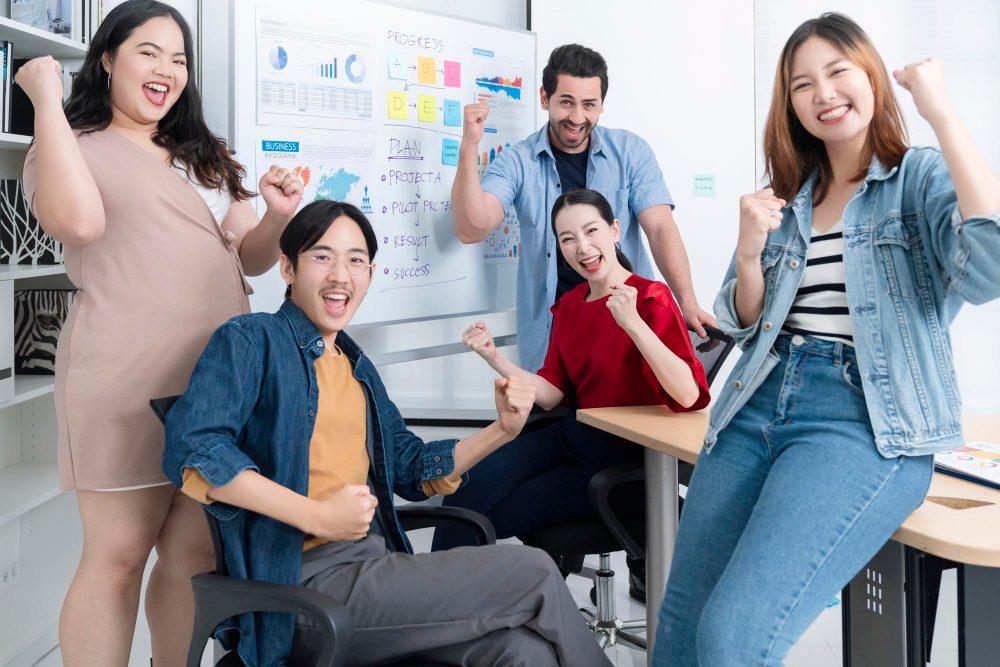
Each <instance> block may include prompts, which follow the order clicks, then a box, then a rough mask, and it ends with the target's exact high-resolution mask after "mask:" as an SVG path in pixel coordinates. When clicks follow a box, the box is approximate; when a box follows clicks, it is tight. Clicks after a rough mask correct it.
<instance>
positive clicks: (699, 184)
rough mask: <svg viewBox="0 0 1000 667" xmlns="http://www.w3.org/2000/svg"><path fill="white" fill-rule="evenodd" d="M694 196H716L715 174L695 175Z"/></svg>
mask: <svg viewBox="0 0 1000 667" xmlns="http://www.w3.org/2000/svg"><path fill="white" fill-rule="evenodd" d="M694 196H695V197H714V196H715V174H695V175H694Z"/></svg>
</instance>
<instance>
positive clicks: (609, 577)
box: [580, 554, 646, 651]
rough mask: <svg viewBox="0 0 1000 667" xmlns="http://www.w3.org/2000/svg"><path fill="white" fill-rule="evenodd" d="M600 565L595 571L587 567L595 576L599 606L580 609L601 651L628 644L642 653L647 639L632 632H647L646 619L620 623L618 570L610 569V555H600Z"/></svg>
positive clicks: (597, 603)
mask: <svg viewBox="0 0 1000 667" xmlns="http://www.w3.org/2000/svg"><path fill="white" fill-rule="evenodd" d="M599 559H600V564H599V565H598V567H597V569H596V570H590V568H584V570H586V571H588V573H589V571H592V572H593V575H594V588H595V589H596V591H597V595H596V598H597V600H596V606H595V607H584V608H582V609H580V613H582V614H583V615H584V616H585V617H586V619H587V623H588V625H590V631H591V632H593V633H594V635H595V636H596V637H597V643H598V645H599V646H600V647H601V648H607V647H608V646H614V645H616V644H625V645H626V646H631V647H632V648H636V649H639V650H641V651H645V650H646V639H645V637H641V636H639V635H638V634H636V633H634V632H630V630H645V628H646V621H645V619H637V620H633V621H622V620H620V619H619V618H618V617H617V615H616V612H615V595H614V582H615V571H614V570H612V569H611V554H600V556H599Z"/></svg>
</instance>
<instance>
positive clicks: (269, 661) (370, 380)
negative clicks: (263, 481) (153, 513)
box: [163, 300, 464, 666]
mask: <svg viewBox="0 0 1000 667" xmlns="http://www.w3.org/2000/svg"><path fill="white" fill-rule="evenodd" d="M337 345H338V346H339V347H340V349H341V350H343V352H344V353H345V354H346V355H347V356H348V358H349V359H350V361H351V365H352V366H353V368H354V377H356V378H357V379H358V381H359V382H360V383H361V386H362V387H363V389H364V393H365V398H366V400H367V406H368V429H367V431H368V456H369V460H370V462H371V466H370V469H369V477H368V485H369V486H370V487H371V489H372V493H373V494H374V495H375V496H376V497H377V498H378V509H377V511H376V514H375V519H374V520H373V522H372V525H371V530H372V532H373V533H377V534H379V535H381V536H382V537H383V538H384V539H385V542H386V546H387V547H388V549H389V550H390V551H403V552H411V553H412V548H411V546H410V543H409V541H408V540H407V538H406V535H405V533H404V532H403V529H402V527H401V526H400V524H399V521H398V520H397V517H396V511H395V509H394V507H393V493H396V494H398V495H400V496H402V497H403V498H406V499H407V500H424V499H426V498H427V496H426V495H424V492H423V491H422V489H421V483H422V482H424V481H428V480H431V479H435V478H440V477H444V476H447V475H449V474H451V472H452V470H453V469H454V458H453V455H454V451H455V442H456V441H455V440H440V441H435V442H428V443H424V442H423V441H421V440H420V438H418V437H417V436H416V435H414V434H413V433H412V432H410V431H409V430H408V429H407V428H406V425H405V424H404V423H403V418H402V417H401V415H400V414H399V410H397V408H396V406H395V405H394V404H393V403H392V401H390V400H389V397H388V396H387V395H386V391H385V387H384V386H383V385H382V381H381V380H380V379H379V376H378V372H377V371H376V370H375V367H374V366H373V365H372V363H371V361H370V360H369V359H368V358H367V357H365V356H364V353H363V352H362V351H361V349H360V348H359V347H358V346H357V344H356V343H355V342H354V341H353V340H351V338H350V337H349V336H348V335H347V334H345V333H344V332H341V333H340V334H338V336H337ZM323 351H324V350H323V338H322V336H321V335H320V333H319V331H318V330H317V329H316V327H315V325H313V323H312V322H310V321H309V319H308V318H307V317H306V316H305V314H304V313H303V312H302V311H301V310H300V309H299V308H298V307H297V306H296V305H295V304H293V303H292V302H291V301H288V300H286V301H285V302H284V304H282V306H281V309H280V310H279V311H278V312H276V313H273V314H270V313H256V314H251V315H241V316H239V317H235V318H233V319H232V320H230V321H229V322H227V323H225V324H223V325H222V326H221V327H219V329H217V330H216V332H215V334H214V335H213V336H212V339H211V340H210V341H209V343H208V346H207V347H206V348H205V351H204V352H203V353H202V355H201V358H200V359H199V360H198V363H197V365H196V366H195V368H194V372H193V373H192V375H191V380H190V383H189V384H188V388H187V391H185V392H184V395H183V396H182V397H181V398H180V400H179V401H178V402H177V403H176V404H175V405H174V406H173V408H172V409H171V410H170V412H169V414H168V417H167V422H166V450H165V452H164V459H163V469H164V472H166V474H167V477H168V478H169V479H170V480H171V481H172V482H173V483H174V484H177V485H178V486H179V485H180V484H181V483H182V477H183V470H184V468H194V469H196V470H197V471H198V472H200V473H201V474H202V476H204V478H205V479H206V480H207V481H208V483H209V484H211V485H213V486H224V485H225V484H227V483H229V482H230V481H231V480H232V479H233V478H234V477H235V476H236V475H237V474H238V473H239V472H240V471H242V470H248V469H249V470H256V471H258V472H260V474H262V475H263V476H265V477H267V478H269V479H271V480H273V481H275V482H277V483H278V484H281V485H282V486H285V487H287V488H289V489H291V490H292V491H295V492H297V493H300V494H302V495H306V494H307V492H308V488H307V487H308V479H309V442H310V440H311V438H312V434H313V427H314V425H315V420H316V410H317V405H318V395H319V387H318V385H317V383H316V372H315V370H314V365H313V364H314V361H315V360H316V359H317V358H318V357H320V356H322V354H323ZM324 400H335V399H329V398H327V397H324ZM463 481H464V480H463ZM207 509H208V511H209V512H211V513H212V514H213V515H214V516H215V517H216V519H218V521H217V523H218V526H219V534H220V536H221V539H222V551H223V557H224V559H225V564H226V569H227V571H228V574H229V576H232V577H240V578H244V579H254V580H258V581H270V582H275V583H280V584H290V585H297V584H298V583H299V579H300V576H299V575H300V572H301V566H302V545H303V539H304V536H303V533H302V532H301V531H300V530H298V529H297V528H294V527H292V526H289V525H286V524H283V523H281V522H278V521H275V520H274V519H271V518H269V517H265V516H261V515H259V514H256V513H253V512H250V511H247V510H243V509H240V508H237V507H233V506H231V505H226V504H224V503H219V502H216V503H213V504H211V505H208V506H207ZM386 595H387V596H390V597H391V595H392V592H391V591H386ZM235 621H236V619H230V620H229V621H227V623H226V624H224V625H222V626H220V628H219V630H218V631H217V636H220V638H221V639H223V641H224V642H225V643H226V644H227V645H231V642H232V641H233V640H235V639H236V638H237V636H238V637H239V654H240V657H241V658H242V659H243V661H244V662H245V663H246V664H247V665H266V666H271V665H282V664H284V662H285V659H286V656H287V654H288V651H289V650H290V647H291V641H292V634H293V629H294V628H293V622H294V618H293V616H292V615H291V614H279V613H263V614H243V615H241V616H240V617H239V620H238V625H237V623H236V622H235ZM236 633H238V635H237V634H236Z"/></svg>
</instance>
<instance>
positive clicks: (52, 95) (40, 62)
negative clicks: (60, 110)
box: [14, 56, 63, 109]
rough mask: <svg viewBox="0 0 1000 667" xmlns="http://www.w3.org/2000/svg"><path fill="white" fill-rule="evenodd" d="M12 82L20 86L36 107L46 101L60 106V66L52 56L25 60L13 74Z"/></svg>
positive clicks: (61, 100) (61, 98)
mask: <svg viewBox="0 0 1000 667" xmlns="http://www.w3.org/2000/svg"><path fill="white" fill-rule="evenodd" d="M14 83H16V84H17V85H18V86H20V87H21V90H23V91H24V92H25V94H26V95H27V96H28V99H30V100H31V104H32V105H33V106H34V107H35V108H36V109H37V108H39V107H40V106H42V105H44V104H46V103H48V104H57V105H60V106H62V102H63V85H62V66H61V65H60V64H59V61H58V60H56V59H55V58H53V57H52V56H42V57H40V58H32V59H31V60H29V61H28V62H26V63H25V64H24V65H22V66H21V69H19V70H18V71H17V74H16V75H15V76H14Z"/></svg>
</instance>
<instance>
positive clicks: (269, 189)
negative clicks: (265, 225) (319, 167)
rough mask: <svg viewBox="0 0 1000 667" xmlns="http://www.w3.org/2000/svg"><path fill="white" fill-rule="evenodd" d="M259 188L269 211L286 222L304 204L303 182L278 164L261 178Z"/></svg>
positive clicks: (273, 165) (272, 166)
mask: <svg viewBox="0 0 1000 667" xmlns="http://www.w3.org/2000/svg"><path fill="white" fill-rule="evenodd" d="M257 187H258V190H260V194H261V196H262V197H263V198H264V203H265V204H267V210H268V211H269V212H270V213H271V214H272V215H275V216H278V217H279V218H281V219H283V220H285V221H287V220H288V219H290V218H291V217H292V216H293V215H295V211H296V210H298V208H299V204H300V203H301V202H302V190H303V188H304V186H303V185H302V181H301V180H300V179H299V177H298V176H296V175H295V174H293V173H292V172H290V171H288V170H287V169H285V168H283V167H279V166H278V165H276V164H272V165H271V168H270V169H268V170H267V173H265V174H264V175H263V176H261V177H260V183H259V184H258V186H257Z"/></svg>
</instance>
